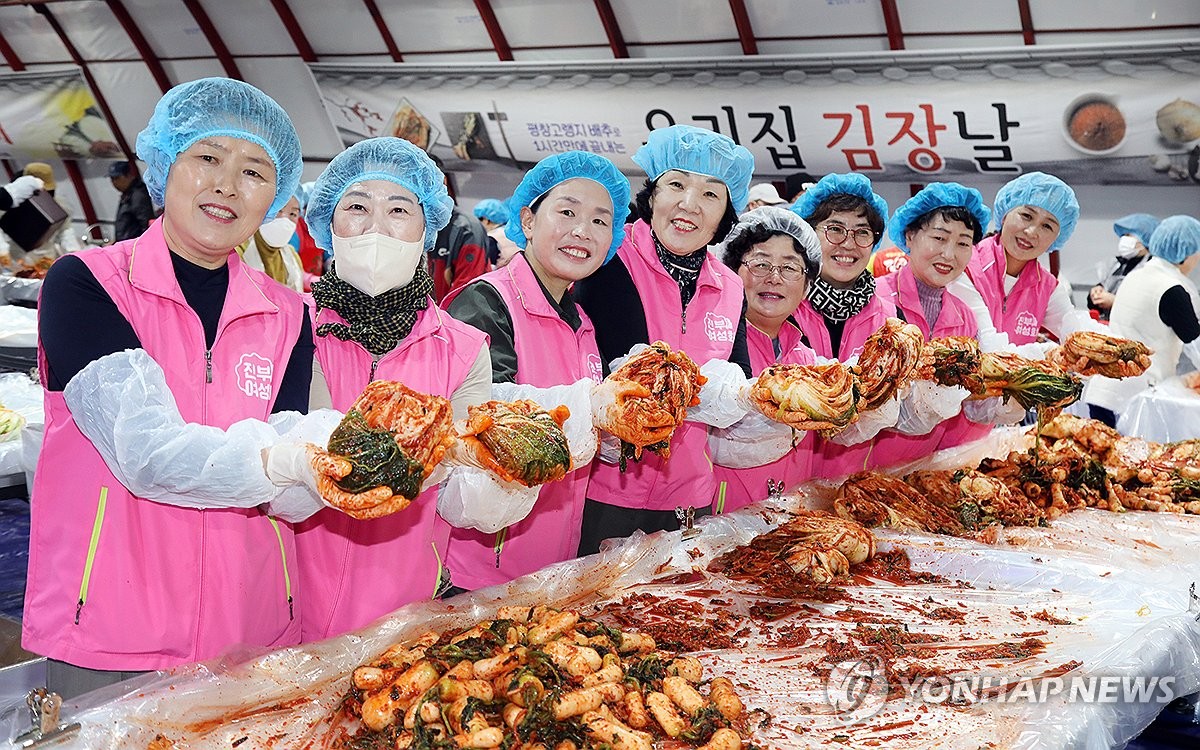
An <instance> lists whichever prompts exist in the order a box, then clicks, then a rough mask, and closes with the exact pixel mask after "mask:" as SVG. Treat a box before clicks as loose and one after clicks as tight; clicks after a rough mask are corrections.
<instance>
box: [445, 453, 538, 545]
mask: <svg viewBox="0 0 1200 750" xmlns="http://www.w3.org/2000/svg"><path fill="white" fill-rule="evenodd" d="M540 489H541V488H540V487H525V486H524V485H521V484H518V483H516V482H505V481H502V480H501V479H500V478H499V477H497V476H496V475H495V474H493V473H492V472H490V471H486V470H484V469H477V468H475V467H474V466H455V467H454V468H453V469H452V470H451V471H450V478H449V479H448V480H447V481H446V484H445V486H443V487H442V488H441V490H440V491H439V492H438V499H437V512H438V515H439V516H441V517H442V518H443V519H444V520H445V521H446V523H448V524H450V525H451V526H455V527H458V528H460V529H476V530H478V531H482V532H483V533H485V534H494V533H496V532H497V531H499V530H500V529H503V528H506V527H508V526H511V525H513V524H514V523H516V522H518V521H520V520H521V519H523V518H525V517H526V516H528V515H529V512H530V511H532V510H533V506H534V503H536V502H537V498H538V492H539V491H540Z"/></svg>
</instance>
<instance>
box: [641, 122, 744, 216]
mask: <svg viewBox="0 0 1200 750" xmlns="http://www.w3.org/2000/svg"><path fill="white" fill-rule="evenodd" d="M633 162H634V164H637V165H638V166H639V167H641V168H642V169H643V170H645V172H646V176H647V177H649V178H650V180H651V181H654V180H657V179H658V178H659V177H662V175H663V172H666V171H667V170H669V169H678V170H680V171H683V172H694V173H695V174H702V175H706V176H708V177H715V178H717V179H718V180H720V181H721V182H723V183H725V187H727V188H729V202H730V203H731V204H733V210H734V211H736V212H737V213H741V212H742V210H743V209H745V208H746V203H748V202H749V201H750V178H751V177H752V176H753V174H754V155H753V154H751V153H750V152H749V151H748V150H746V149H745V148H743V147H741V146H739V145H737V144H736V143H734V142H733V139H731V138H729V137H728V136H724V135H721V134H720V133H714V132H713V131H711V130H705V129H704V128H696V127H692V126H691V125H672V126H671V127H669V128H660V129H658V130H651V131H650V135H648V136H647V137H646V145H644V146H642V147H641V148H639V149H638V150H637V153H635V154H634V155H633Z"/></svg>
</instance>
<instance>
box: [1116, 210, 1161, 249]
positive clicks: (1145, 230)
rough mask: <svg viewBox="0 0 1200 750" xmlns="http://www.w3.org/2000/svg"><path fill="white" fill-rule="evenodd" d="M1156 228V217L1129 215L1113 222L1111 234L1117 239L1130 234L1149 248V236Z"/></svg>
mask: <svg viewBox="0 0 1200 750" xmlns="http://www.w3.org/2000/svg"><path fill="white" fill-rule="evenodd" d="M1157 228H1158V217H1157V216H1151V215H1150V214H1129V215H1128V216H1122V217H1121V218H1119V219H1117V220H1116V221H1114V222H1113V232H1115V233H1116V235H1117V236H1118V237H1124V236H1125V235H1127V234H1132V235H1133V236H1134V237H1137V238H1138V242H1141V243H1142V244H1143V245H1145V246H1146V247H1150V235H1152V234H1154V230H1155V229H1157Z"/></svg>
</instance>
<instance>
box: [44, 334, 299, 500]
mask: <svg viewBox="0 0 1200 750" xmlns="http://www.w3.org/2000/svg"><path fill="white" fill-rule="evenodd" d="M63 397H64V399H65V400H66V403H67V407H68V408H69V409H70V410H71V415H72V416H73V417H74V419H75V423H76V425H78V427H79V430H80V431H81V432H82V433H83V434H84V435H85V436H86V437H87V438H88V439H89V440H90V441H91V442H92V444H93V445H94V446H95V447H96V450H97V451H99V453H100V455H101V457H103V458H104V463H105V464H107V466H108V468H109V470H110V471H112V472H113V474H114V475H115V476H116V477H117V479H119V480H120V481H121V483H122V484H123V485H125V487H127V488H128V489H129V491H130V492H132V493H133V494H134V495H137V496H138V497H144V498H147V499H150V500H157V501H160V502H163V503H167V504H170V505H178V506H181V507H187V508H251V507H254V506H256V505H259V504H260V503H265V502H267V501H269V500H271V499H272V498H273V497H274V496H275V494H276V488H275V485H274V484H272V483H271V481H270V480H269V479H268V478H267V475H266V472H264V471H263V459H262V451H263V449H264V448H267V447H269V446H271V445H273V444H274V443H276V442H277V441H278V440H279V434H278V433H277V432H276V431H275V429H274V428H272V427H271V426H270V425H269V424H267V423H266V422H260V421H258V420H256V419H245V420H242V421H240V422H236V423H234V424H232V425H230V427H229V429H227V430H222V429H220V428H217V427H211V426H208V425H201V424H194V423H189V422H185V421H184V420H183V417H182V416H180V414H179V407H178V406H177V405H176V403H175V397H174V395H172V393H171V390H170V388H168V387H167V381H166V377H165V376H164V375H163V371H162V368H161V367H160V366H159V364H158V363H157V362H155V361H154V360H153V359H152V358H151V357H150V355H149V354H147V353H146V352H145V350H143V349H129V350H126V351H123V352H116V353H113V354H109V355H106V356H104V357H101V358H100V359H97V360H95V361H94V362H91V363H90V364H88V365H87V367H84V368H83V369H82V370H80V371H79V373H78V374H77V375H76V376H75V377H74V378H72V379H71V382H69V383H67V387H66V388H65V389H64V390H63Z"/></svg>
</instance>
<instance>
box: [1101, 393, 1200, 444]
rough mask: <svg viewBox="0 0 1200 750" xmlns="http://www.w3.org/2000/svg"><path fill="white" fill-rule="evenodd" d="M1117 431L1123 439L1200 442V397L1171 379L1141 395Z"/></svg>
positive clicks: (1120, 421) (1132, 403) (1118, 423)
mask: <svg viewBox="0 0 1200 750" xmlns="http://www.w3.org/2000/svg"><path fill="white" fill-rule="evenodd" d="M1117 429H1118V430H1119V431H1120V433H1121V434H1122V435H1132V436H1135V437H1140V438H1145V439H1146V440H1153V441H1155V442H1159V443H1173V442H1175V441H1177V440H1191V439H1193V438H1200V394H1198V393H1196V392H1195V391H1193V390H1192V389H1190V388H1188V387H1187V386H1186V385H1184V384H1183V379H1182V378H1178V377H1175V378H1168V379H1167V380H1164V381H1163V382H1161V383H1159V384H1158V385H1155V386H1153V387H1150V388H1146V389H1145V390H1143V391H1141V392H1139V393H1138V394H1137V395H1136V396H1134V397H1133V399H1132V400H1131V401H1130V402H1129V406H1128V407H1126V409H1125V410H1124V411H1122V412H1121V417H1120V419H1119V420H1118V421H1117Z"/></svg>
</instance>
